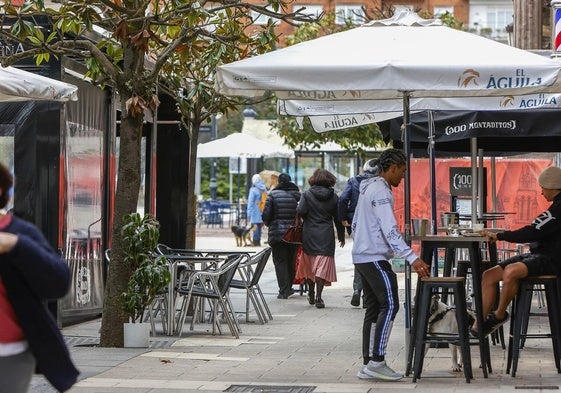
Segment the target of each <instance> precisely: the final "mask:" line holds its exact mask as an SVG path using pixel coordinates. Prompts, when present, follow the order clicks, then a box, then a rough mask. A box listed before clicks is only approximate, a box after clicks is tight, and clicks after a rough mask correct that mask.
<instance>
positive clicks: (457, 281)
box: [406, 277, 473, 383]
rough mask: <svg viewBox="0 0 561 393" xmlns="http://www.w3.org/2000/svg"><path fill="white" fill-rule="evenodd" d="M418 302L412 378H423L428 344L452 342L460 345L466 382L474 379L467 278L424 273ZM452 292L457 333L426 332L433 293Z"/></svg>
mask: <svg viewBox="0 0 561 393" xmlns="http://www.w3.org/2000/svg"><path fill="white" fill-rule="evenodd" d="M418 285H419V286H420V288H419V290H418V291H417V293H418V296H417V306H416V307H415V310H416V312H415V317H414V319H413V326H412V330H411V331H412V332H413V334H412V337H411V338H412V342H411V348H414V352H415V355H414V357H415V361H414V363H413V382H416V381H417V379H418V378H421V371H422V369H423V361H424V358H425V346H426V344H441V343H446V344H453V345H458V346H460V349H461V354H462V363H463V370H464V376H465V378H466V382H468V383H469V382H470V380H471V379H473V372H472V368H471V354H470V342H469V333H468V322H467V309H466V293H465V279H464V278H463V277H423V278H421V279H420V280H419V284H418ZM443 291H445V292H446V293H448V292H450V293H452V294H453V295H454V304H455V306H456V321H457V323H458V334H446V335H443V334H431V335H428V334H427V330H428V323H429V312H430V302H431V297H432V296H433V295H435V294H437V293H442V292H443ZM412 352H413V351H412V350H410V351H409V354H408V356H409V358H408V364H407V370H406V374H409V372H410V371H411V360H412V357H413V353H412Z"/></svg>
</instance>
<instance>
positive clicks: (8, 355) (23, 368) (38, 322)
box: [0, 164, 79, 393]
mask: <svg viewBox="0 0 561 393" xmlns="http://www.w3.org/2000/svg"><path fill="white" fill-rule="evenodd" d="M12 183H13V179H12V175H11V173H10V171H9V170H8V169H7V168H6V167H5V166H4V165H1V164H0V208H2V209H4V208H5V207H6V205H7V203H8V200H9V191H10V188H11V187H12ZM69 285H70V269H69V268H68V265H67V264H66V263H65V262H64V261H63V260H62V259H61V258H60V257H59V256H58V254H57V253H56V252H55V251H54V250H53V249H52V248H51V246H50V245H49V243H48V242H47V240H46V239H45V238H44V236H43V235H42V234H41V232H40V231H39V229H37V227H35V226H34V225H33V224H31V223H28V222H26V221H24V220H22V219H20V218H18V217H15V216H12V215H10V214H6V213H4V212H1V213H0V381H1V383H0V392H1V393H4V392H6V393H8V392H9V393H23V392H27V391H28V388H29V384H30V382H31V377H32V375H33V373H34V371H35V369H37V370H38V371H39V372H40V373H42V374H44V375H45V378H46V379H47V380H48V381H49V382H50V383H51V384H52V385H53V386H54V387H55V388H56V389H57V390H58V391H60V392H64V391H66V390H68V389H70V387H71V386H72V385H73V384H74V383H75V382H76V379H77V378H78V374H79V372H78V370H77V369H76V368H75V367H74V365H73V364H72V360H71V359H70V354H69V352H68V349H67V347H66V344H65V342H64V339H63V337H62V334H61V333H60V331H59V329H58V327H57V324H56V321H55V320H54V318H53V317H52V315H51V313H50V312H49V310H48V309H47V308H46V307H45V301H46V300H50V299H57V298H61V297H63V296H64V295H65V294H66V292H67V291H68V288H69Z"/></svg>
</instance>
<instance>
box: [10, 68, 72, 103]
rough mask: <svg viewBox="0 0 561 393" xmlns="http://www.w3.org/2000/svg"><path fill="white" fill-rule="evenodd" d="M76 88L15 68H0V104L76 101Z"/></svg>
mask: <svg viewBox="0 0 561 393" xmlns="http://www.w3.org/2000/svg"><path fill="white" fill-rule="evenodd" d="M77 93H78V87H76V86H74V85H72V84H70V83H65V82H61V81H57V80H55V79H51V78H47V77H44V76H41V75H37V74H33V73H31V72H28V71H24V70H20V69H18V68H15V67H0V102H4V101H6V102H7V101H35V100H49V101H69V100H72V101H76V100H77V99H78V94H77Z"/></svg>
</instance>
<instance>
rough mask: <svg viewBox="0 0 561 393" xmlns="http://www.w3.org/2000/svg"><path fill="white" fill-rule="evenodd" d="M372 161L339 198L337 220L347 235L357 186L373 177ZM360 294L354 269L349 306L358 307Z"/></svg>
mask: <svg viewBox="0 0 561 393" xmlns="http://www.w3.org/2000/svg"><path fill="white" fill-rule="evenodd" d="M373 162H374V160H369V161H366V163H365V164H364V166H363V167H362V173H361V174H359V175H356V176H353V177H351V178H350V179H349V180H348V181H347V185H346V186H345V189H344V190H343V192H342V193H341V195H340V196H339V219H340V220H341V223H342V224H343V226H344V227H345V228H346V229H347V233H348V234H349V235H351V234H352V231H351V224H352V222H353V217H354V214H355V210H356V204H357V202H358V195H359V193H360V190H359V185H360V182H362V181H363V180H364V179H368V178H370V177H372V176H374V173H373V172H372V170H373V169H374V168H372V166H371V163H373ZM361 292H362V282H361V281H360V274H359V273H358V271H357V269H356V268H355V274H354V277H353V295H352V296H351V305H352V306H355V307H358V306H360V294H361ZM362 302H363V307H365V306H364V299H363V301H362Z"/></svg>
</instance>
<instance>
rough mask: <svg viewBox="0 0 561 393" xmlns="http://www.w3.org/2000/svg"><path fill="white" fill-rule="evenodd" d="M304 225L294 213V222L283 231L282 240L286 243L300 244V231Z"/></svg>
mask: <svg viewBox="0 0 561 393" xmlns="http://www.w3.org/2000/svg"><path fill="white" fill-rule="evenodd" d="M303 229H304V227H303V224H302V220H300V216H299V215H298V214H296V216H295V217H294V222H293V223H292V225H291V226H290V228H288V229H287V230H286V232H285V233H284V235H283V237H282V240H283V241H284V242H286V243H292V244H302V231H303Z"/></svg>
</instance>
